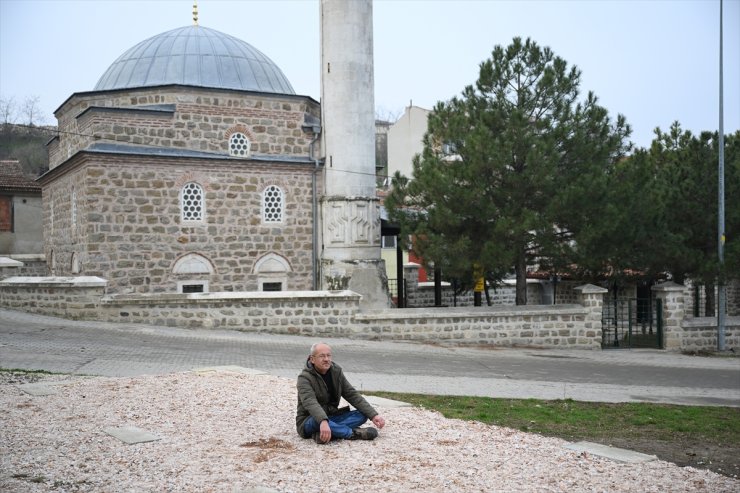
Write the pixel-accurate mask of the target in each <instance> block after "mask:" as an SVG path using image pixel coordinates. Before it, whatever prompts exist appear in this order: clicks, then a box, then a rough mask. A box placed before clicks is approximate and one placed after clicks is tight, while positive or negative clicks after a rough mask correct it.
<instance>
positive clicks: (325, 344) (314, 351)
mask: <svg viewBox="0 0 740 493" xmlns="http://www.w3.org/2000/svg"><path fill="white" fill-rule="evenodd" d="M322 344H323V345H324V346H327V347H331V346H329V345H328V344H327V343H325V342H315V343H313V344H311V352H310V353H308V354H309V356H313V355H314V354H316V348H317V347H319V346H321V345H322Z"/></svg>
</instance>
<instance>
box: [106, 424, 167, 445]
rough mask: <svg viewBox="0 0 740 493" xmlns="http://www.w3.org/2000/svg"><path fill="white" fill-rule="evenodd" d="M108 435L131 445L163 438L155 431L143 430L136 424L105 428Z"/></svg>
mask: <svg viewBox="0 0 740 493" xmlns="http://www.w3.org/2000/svg"><path fill="white" fill-rule="evenodd" d="M103 431H104V432H105V433H107V434H108V435H110V436H112V437H115V438H118V439H119V440H121V441H122V442H124V443H127V444H129V445H131V444H134V443H144V442H153V441H155V440H161V439H162V438H161V437H158V436H157V435H155V434H154V433H150V432H148V431H146V430H142V429H141V428H136V427H135V426H122V427H120V428H106V429H105V430H103Z"/></svg>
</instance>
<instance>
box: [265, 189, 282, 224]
mask: <svg viewBox="0 0 740 493" xmlns="http://www.w3.org/2000/svg"><path fill="white" fill-rule="evenodd" d="M284 208H285V197H284V196H283V191H282V190H280V187H277V186H275V185H270V186H269V187H267V188H265V190H264V191H263V192H262V222H265V223H281V222H283V209H284Z"/></svg>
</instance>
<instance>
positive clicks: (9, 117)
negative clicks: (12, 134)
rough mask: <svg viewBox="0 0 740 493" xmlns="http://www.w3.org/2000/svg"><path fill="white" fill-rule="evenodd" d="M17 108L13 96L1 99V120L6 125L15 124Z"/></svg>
mask: <svg viewBox="0 0 740 493" xmlns="http://www.w3.org/2000/svg"><path fill="white" fill-rule="evenodd" d="M16 106H17V105H16V104H15V99H14V98H13V97H12V96H11V97H9V98H6V97H0V120H2V123H3V124H4V125H7V124H9V123H13V122H14V120H15V117H16V113H17V108H16Z"/></svg>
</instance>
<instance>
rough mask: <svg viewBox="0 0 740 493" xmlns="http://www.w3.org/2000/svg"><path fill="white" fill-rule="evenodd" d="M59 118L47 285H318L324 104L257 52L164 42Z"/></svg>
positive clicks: (196, 31) (203, 31) (77, 97)
mask: <svg viewBox="0 0 740 493" xmlns="http://www.w3.org/2000/svg"><path fill="white" fill-rule="evenodd" d="M55 116H56V117H57V120H58V127H59V135H58V137H56V138H54V139H53V140H52V141H51V142H50V143H49V146H48V147H49V155H50V164H49V171H48V172H47V173H46V174H44V175H43V176H42V177H41V178H40V179H39V181H40V183H41V185H42V187H43V204H44V213H43V223H44V253H45V255H46V258H47V262H48V265H49V269H50V271H51V274H52V275H56V276H78V275H84V276H99V277H102V278H105V279H107V280H108V283H109V284H108V289H107V291H108V292H109V293H110V294H114V293H156V292H208V291H259V290H291V291H294V290H310V289H312V286H313V285H314V283H315V277H316V276H317V272H316V265H315V264H316V262H315V256H316V252H315V251H314V248H315V246H314V245H315V243H314V241H313V238H314V234H315V233H314V228H315V226H316V225H315V222H314V221H315V220H314V214H313V212H312V204H313V203H314V202H315V201H316V199H317V197H316V196H317V194H320V193H321V190H322V184H321V182H320V181H319V182H318V183H317V182H316V173H317V162H316V160H314V159H313V158H312V155H317V152H318V151H319V150H320V147H319V144H318V143H317V142H315V140H316V135H314V133H313V131H312V129H315V128H316V127H317V125H320V123H318V122H319V121H320V106H319V104H318V102H316V101H315V100H313V99H312V98H310V97H307V96H299V95H296V94H295V93H294V91H293V89H292V87H291V86H290V83H289V82H288V80H287V79H286V78H285V76H284V75H283V74H282V72H281V71H280V69H279V68H278V67H277V66H275V65H274V63H272V62H271V61H270V60H269V59H268V58H267V57H266V56H265V55H264V54H262V53H261V52H259V51H258V50H256V49H254V48H253V47H252V46H251V45H249V44H247V43H245V42H243V41H240V40H238V39H236V38H233V37H231V36H228V35H226V34H223V33H220V32H218V31H215V30H212V29H209V28H206V27H202V26H198V25H197V24H196V25H193V26H189V27H184V28H179V29H175V30H172V31H168V32H166V33H162V34H160V35H158V36H154V37H152V38H149V39H148V40H145V41H143V42H141V43H139V44H137V45H136V46H134V47H133V48H131V49H130V50H128V51H127V52H126V53H124V54H123V55H122V56H121V57H120V58H119V59H118V60H116V61H115V62H114V63H113V64H112V65H111V67H110V68H109V69H108V70H107V71H106V73H105V74H103V76H102V77H101V79H100V80H99V82H98V84H97V86H96V87H95V89H94V90H93V91H91V92H81V93H75V94H73V95H72V96H71V97H70V98H69V99H67V100H66V101H65V102H64V103H63V104H62V105H61V106H60V108H59V109H58V110H57V111H56V112H55ZM312 153H313V154H312Z"/></svg>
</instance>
